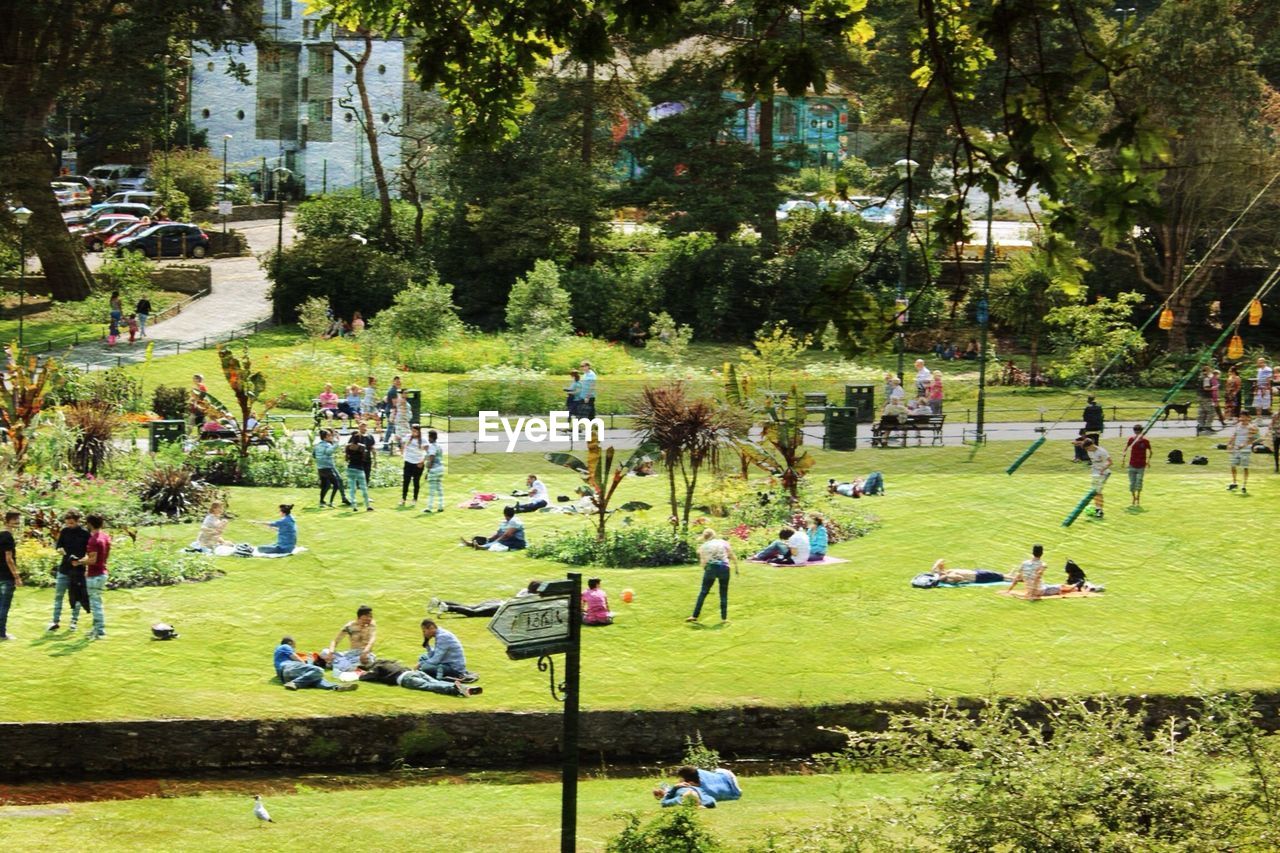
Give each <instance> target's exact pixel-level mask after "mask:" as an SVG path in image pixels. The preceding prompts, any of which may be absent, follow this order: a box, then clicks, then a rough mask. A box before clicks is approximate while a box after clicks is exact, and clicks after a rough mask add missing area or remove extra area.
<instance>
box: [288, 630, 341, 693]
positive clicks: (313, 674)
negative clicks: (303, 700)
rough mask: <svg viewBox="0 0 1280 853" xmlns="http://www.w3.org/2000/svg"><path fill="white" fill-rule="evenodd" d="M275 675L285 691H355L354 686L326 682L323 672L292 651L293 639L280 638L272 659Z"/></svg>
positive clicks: (304, 657)
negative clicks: (309, 688)
mask: <svg viewBox="0 0 1280 853" xmlns="http://www.w3.org/2000/svg"><path fill="white" fill-rule="evenodd" d="M272 663H273V665H274V666H275V670H276V675H277V676H279V677H280V680H281V681H282V682H284V689H285V690H300V689H302V688H304V687H316V688H319V689H320V690H339V691H347V690H355V689H356V687H357V685H355V684H334V683H333V682H331V681H326V680H325V677H324V670H323V669H321V668H320V667H318V666H316V665H315V664H314V663H311V661H310V660H308V659H307V657H306V656H304V655H300V654H298V653H297V652H296V651H295V650H294V642H293V637H290V636H288V635H286V636H284V637H281V638H280V645H278V646H276V650H275V654H274V656H273V659H272Z"/></svg>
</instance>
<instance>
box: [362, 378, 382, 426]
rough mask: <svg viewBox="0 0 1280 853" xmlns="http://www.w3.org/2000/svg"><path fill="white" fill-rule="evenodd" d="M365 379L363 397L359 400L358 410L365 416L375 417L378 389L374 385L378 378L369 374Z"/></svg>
mask: <svg viewBox="0 0 1280 853" xmlns="http://www.w3.org/2000/svg"><path fill="white" fill-rule="evenodd" d="M367 381H368V384H367V385H365V386H364V399H363V400H361V401H360V411H361V412H362V413H363V414H364V416H365V417H367V418H368V417H377V414H378V389H377V388H375V387H374V386H375V385H377V384H378V380H376V379H374V378H373V377H372V376H370V377H369V378H368V380H367Z"/></svg>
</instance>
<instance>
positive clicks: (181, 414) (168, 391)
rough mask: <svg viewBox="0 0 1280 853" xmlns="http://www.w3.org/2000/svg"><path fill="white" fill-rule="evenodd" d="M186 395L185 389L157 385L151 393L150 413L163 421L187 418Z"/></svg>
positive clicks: (175, 386)
mask: <svg viewBox="0 0 1280 853" xmlns="http://www.w3.org/2000/svg"><path fill="white" fill-rule="evenodd" d="M188 395H189V392H188V391H187V389H186V388H182V387H179V386H177V385H159V386H157V387H156V390H154V391H152V392H151V411H153V412H155V413H156V414H157V415H159V416H160V417H161V418H163V419H165V420H170V421H180V420H183V419H184V418H185V417H186V416H187V398H188Z"/></svg>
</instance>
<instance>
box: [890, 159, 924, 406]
mask: <svg viewBox="0 0 1280 853" xmlns="http://www.w3.org/2000/svg"><path fill="white" fill-rule="evenodd" d="M919 165H920V164H919V163H917V162H916V161H915V160H908V159H905V158H904V159H902V160H899V161H898V162H896V163H894V164H893V168H894V169H895V170H896V171H897V173H898V177H899V178H901V179H902V213H901V215H899V217H898V298H897V300H895V305H894V309H895V312H894V320H895V322H896V323H897V324H898V381H899V382H901V383H902V386H903V388H904V389H905V388H906V380H905V379H903V359H904V358H905V357H906V352H907V338H906V333H907V231H908V230H909V229H910V228H911V170H912V169H914V168H916V167H917V166H919Z"/></svg>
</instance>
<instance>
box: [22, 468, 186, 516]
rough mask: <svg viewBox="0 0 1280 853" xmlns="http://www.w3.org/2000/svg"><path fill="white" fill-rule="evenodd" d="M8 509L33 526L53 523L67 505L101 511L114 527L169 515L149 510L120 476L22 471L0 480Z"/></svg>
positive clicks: (67, 507) (82, 510)
mask: <svg viewBox="0 0 1280 853" xmlns="http://www.w3.org/2000/svg"><path fill="white" fill-rule="evenodd" d="M0 501H2V502H3V504H4V507H5V509H12V510H17V511H18V512H21V513H22V515H23V518H25V519H27V524H28V526H29V528H30V529H41V528H43V527H45V526H47V525H52V526H53V528H52V529H54V530H56V528H57V526H58V525H59V521H58V519H59V518H61V513H63V512H64V511H66V510H68V509H78V510H80V511H81V512H88V511H90V510H92V511H93V512H97V513H101V515H102V516H103V518H105V519H106V521H107V526H108V527H110V528H112V529H114V530H121V529H128V528H135V527H139V526H142V525H148V524H159V523H162V522H164V521H166V520H167V519H165V518H163V517H161V516H157V515H155V514H154V513H152V512H150V511H148V510H146V509H144V508H143V506H142V502H141V501H140V500H139V499H138V496H137V490H136V489H135V488H133V486H132V485H131V484H129V483H125V482H122V481H120V480H119V479H117V478H114V477H113V478H111V479H105V478H102V477H92V476H80V475H78V474H66V475H61V476H53V475H50V474H22V475H19V476H17V477H14V478H13V479H12V480H8V481H6V482H4V483H2V484H0Z"/></svg>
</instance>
